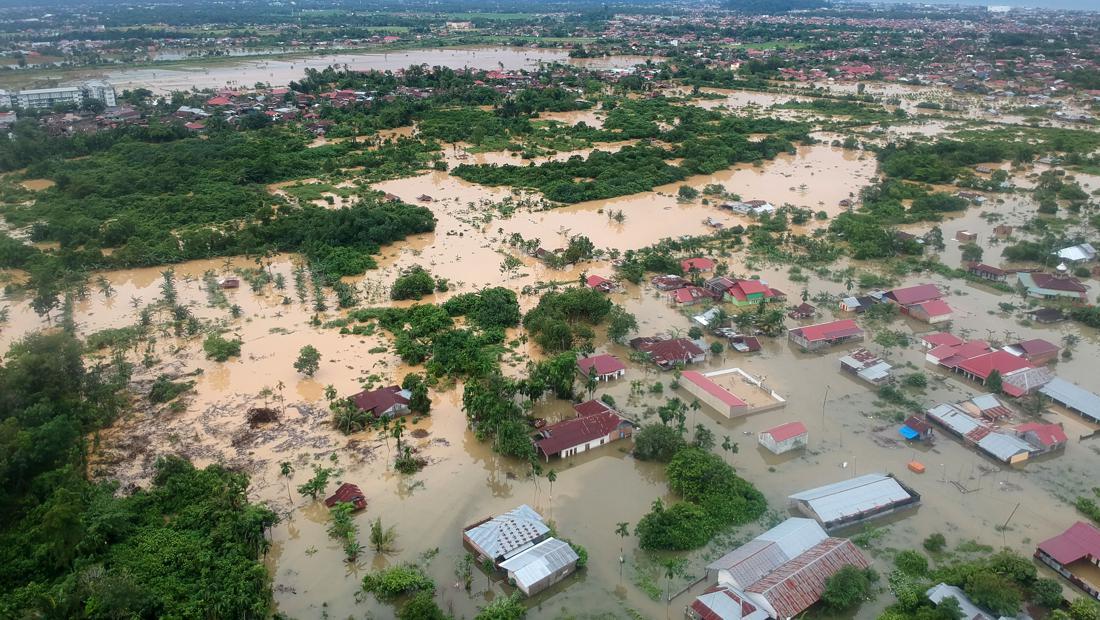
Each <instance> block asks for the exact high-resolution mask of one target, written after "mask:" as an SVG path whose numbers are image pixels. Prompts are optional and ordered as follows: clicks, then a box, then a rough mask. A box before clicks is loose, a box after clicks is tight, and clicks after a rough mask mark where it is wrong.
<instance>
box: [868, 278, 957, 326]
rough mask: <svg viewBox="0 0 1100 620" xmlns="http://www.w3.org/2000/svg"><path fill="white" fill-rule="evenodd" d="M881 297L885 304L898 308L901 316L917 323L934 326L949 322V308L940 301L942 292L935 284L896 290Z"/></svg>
mask: <svg viewBox="0 0 1100 620" xmlns="http://www.w3.org/2000/svg"><path fill="white" fill-rule="evenodd" d="M883 297H884V299H885V300H886V302H887V303H892V304H895V305H897V306H899V307H900V308H901V313H902V314H908V315H910V316H912V317H913V318H915V319H917V320H919V321H924V322H925V323H933V324H935V323H942V322H944V321H950V320H951V312H952V311H951V306H949V305H947V302H945V301H943V299H941V298H942V297H943V292H942V291H940V289H939V288H938V287H937V286H936V285H935V284H918V285H916V286H908V287H904V288H896V289H893V290H891V291H887V292H886V294H885V295H884V296H883Z"/></svg>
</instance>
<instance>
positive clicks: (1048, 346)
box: [1016, 338, 1058, 356]
mask: <svg viewBox="0 0 1100 620" xmlns="http://www.w3.org/2000/svg"><path fill="white" fill-rule="evenodd" d="M1016 346H1017V347H1020V349H1021V350H1023V352H1024V355H1027V356H1033V355H1046V354H1047V353H1057V352H1058V345H1056V344H1054V343H1053V342H1051V341H1049V340H1043V339H1042V338H1032V339H1031V340H1025V341H1023V342H1021V343H1018V344H1017V345H1016Z"/></svg>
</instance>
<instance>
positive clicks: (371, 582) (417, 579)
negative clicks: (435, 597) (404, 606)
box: [363, 564, 435, 601]
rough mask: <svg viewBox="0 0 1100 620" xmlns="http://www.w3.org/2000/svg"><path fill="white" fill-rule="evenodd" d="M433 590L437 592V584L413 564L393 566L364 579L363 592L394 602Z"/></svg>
mask: <svg viewBox="0 0 1100 620" xmlns="http://www.w3.org/2000/svg"><path fill="white" fill-rule="evenodd" d="M432 590H435V582H434V581H432V580H431V578H430V577H428V576H427V575H425V574H424V571H422V570H421V569H420V567H419V566H416V565H413V564H402V565H400V566H392V567H390V568H386V569H383V570H380V571H375V572H373V573H368V574H367V575H366V576H365V577H363V591H364V592H370V593H371V594H373V595H374V597H375V598H377V599H378V600H380V601H392V600H393V599H395V598H397V597H399V596H401V595H403V594H412V593H414V592H431V591H432Z"/></svg>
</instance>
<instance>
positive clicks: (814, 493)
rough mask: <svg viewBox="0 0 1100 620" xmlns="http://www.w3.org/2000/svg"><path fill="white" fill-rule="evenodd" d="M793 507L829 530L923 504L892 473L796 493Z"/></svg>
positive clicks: (793, 497)
mask: <svg viewBox="0 0 1100 620" xmlns="http://www.w3.org/2000/svg"><path fill="white" fill-rule="evenodd" d="M789 499H790V501H791V505H792V506H793V507H794V508H795V509H796V510H798V511H799V512H801V513H802V514H804V515H806V516H807V517H811V518H813V519H816V520H817V522H818V523H820V524H821V526H822V527H823V528H825V530H826V531H831V530H834V529H838V528H842V527H846V526H849V525H854V524H856V523H862V522H864V521H867V520H869V519H874V518H876V517H880V516H883V515H887V514H890V513H893V512H896V511H898V510H902V509H904V508H909V507H913V506H916V505H917V504H919V503H920V494H919V493H917V492H916V491H914V490H913V489H911V488H909V487H907V486H906V485H904V484H902V483H901V482H900V481H899V480H897V479H896V478H894V477H893V476H892V475H889V474H864V475H862V476H859V477H856V478H852V479H850V480H844V481H842V482H835V483H833V484H827V485H825V486H822V487H818V488H816V489H810V490H808V491H802V492H801V493H795V494H794V495H791V496H790V497H789Z"/></svg>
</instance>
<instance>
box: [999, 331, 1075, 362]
mask: <svg viewBox="0 0 1100 620" xmlns="http://www.w3.org/2000/svg"><path fill="white" fill-rule="evenodd" d="M1001 350H1003V351H1007V352H1009V353H1011V354H1012V355H1015V356H1016V357H1019V358H1021V359H1025V360H1027V361H1028V362H1031V363H1032V364H1034V365H1035V366H1043V365H1045V364H1049V363H1050V362H1053V361H1055V360H1056V359H1058V351H1059V350H1060V349H1059V348H1058V345H1056V344H1054V343H1053V342H1050V341H1049V340H1043V339H1042V338H1032V339H1030V340H1023V341H1020V342H1017V343H1016V344H1010V345H1007V346H1004V347H1001Z"/></svg>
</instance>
